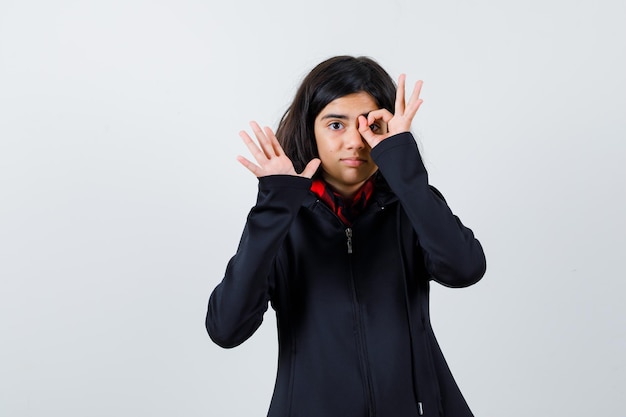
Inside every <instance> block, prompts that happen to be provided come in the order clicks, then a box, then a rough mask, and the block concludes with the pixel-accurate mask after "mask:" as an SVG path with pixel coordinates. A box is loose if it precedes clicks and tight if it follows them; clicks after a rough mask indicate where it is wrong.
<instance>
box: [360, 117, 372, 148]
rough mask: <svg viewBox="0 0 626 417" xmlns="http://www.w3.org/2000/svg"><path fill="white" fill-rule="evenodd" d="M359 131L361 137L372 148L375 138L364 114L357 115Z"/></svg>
mask: <svg viewBox="0 0 626 417" xmlns="http://www.w3.org/2000/svg"><path fill="white" fill-rule="evenodd" d="M358 121H359V133H360V134H361V136H363V139H365V141H366V142H367V143H368V144H369V145H370V146H371V147H372V148H373V147H374V145H375V143H373V142H375V140H376V134H375V133H374V132H372V129H371V128H370V125H369V124H368V123H367V119H366V118H365V116H359V120H358Z"/></svg>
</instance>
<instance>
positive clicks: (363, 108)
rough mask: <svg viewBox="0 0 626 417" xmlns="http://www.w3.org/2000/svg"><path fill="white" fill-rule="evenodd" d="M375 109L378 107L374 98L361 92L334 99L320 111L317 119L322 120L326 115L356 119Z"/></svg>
mask: <svg viewBox="0 0 626 417" xmlns="http://www.w3.org/2000/svg"><path fill="white" fill-rule="evenodd" d="M377 108H378V106H377V105H376V100H374V97H372V96H371V95H370V94H369V93H366V92H364V91H361V92H358V93H354V94H348V95H346V96H343V97H339V98H336V99H334V100H333V101H331V102H330V103H328V104H327V105H326V107H324V108H323V109H322V111H321V112H320V114H319V115H318V116H317V118H318V119H319V118H323V117H325V116H328V115H337V116H345V117H348V118H356V117H358V116H359V115H361V114H367V113H369V112H371V111H373V110H376V109H377Z"/></svg>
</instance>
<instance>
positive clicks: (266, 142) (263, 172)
mask: <svg viewBox="0 0 626 417" xmlns="http://www.w3.org/2000/svg"><path fill="white" fill-rule="evenodd" d="M250 126H251V127H252V131H253V132H254V135H255V136H256V139H257V141H258V142H259V146H257V144H256V143H254V141H253V140H252V138H251V137H250V135H248V133H247V132H245V131H243V130H242V131H241V132H239V136H241V139H243V141H244V143H245V144H246V146H247V147H248V149H249V150H250V153H252V156H254V159H256V161H257V164H258V165H257V164H255V163H253V162H250V161H249V160H248V159H246V158H244V157H243V156H241V155H238V156H237V160H238V161H239V162H240V163H241V165H243V166H244V167H246V168H248V170H250V172H252V173H253V174H254V175H256V176H257V177H265V176H267V175H296V176H300V177H306V178H311V177H312V176H313V174H315V171H317V168H318V167H319V165H320V162H321V161H320V160H319V159H318V158H314V159H312V160H311V161H310V162H309V163H308V164H307V166H306V167H305V168H304V171H302V173H300V174H298V173H297V172H296V170H295V168H294V167H293V163H292V162H291V159H289V157H288V156H287V155H285V152H284V151H283V148H282V146H280V143H278V139H276V135H274V132H273V131H272V129H270V128H269V127H265V128H264V129H263V130H262V129H261V127H260V126H259V125H258V124H257V123H256V122H250Z"/></svg>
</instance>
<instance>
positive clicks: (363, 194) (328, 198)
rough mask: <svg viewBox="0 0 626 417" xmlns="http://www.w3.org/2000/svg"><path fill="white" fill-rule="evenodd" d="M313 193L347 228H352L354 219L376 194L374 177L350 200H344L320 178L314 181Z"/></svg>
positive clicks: (312, 185)
mask: <svg viewBox="0 0 626 417" xmlns="http://www.w3.org/2000/svg"><path fill="white" fill-rule="evenodd" d="M311 191H313V192H314V193H315V194H316V195H317V196H318V197H319V198H320V200H322V201H323V202H324V203H326V205H327V206H328V207H330V209H331V210H332V211H333V212H334V213H335V214H336V215H337V216H338V217H339V218H340V219H341V221H342V222H343V223H344V224H345V225H346V226H351V225H352V222H354V219H356V218H357V216H358V215H359V214H361V212H363V210H364V209H365V207H367V204H368V203H369V202H370V200H371V197H372V195H373V194H374V175H372V176H371V177H370V178H369V179H368V180H367V181H365V183H364V184H363V185H362V186H361V188H359V190H358V191H357V192H356V194H355V195H354V197H352V198H350V199H345V198H343V197H342V196H341V195H339V193H337V192H336V191H335V190H333V189H332V188H331V187H330V185H328V183H327V182H326V181H324V180H322V179H320V178H316V179H314V180H313V184H311Z"/></svg>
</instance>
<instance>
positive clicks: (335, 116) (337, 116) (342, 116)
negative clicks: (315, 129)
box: [321, 111, 370, 120]
mask: <svg viewBox="0 0 626 417" xmlns="http://www.w3.org/2000/svg"><path fill="white" fill-rule="evenodd" d="M369 114H370V112H369V111H368V112H367V113H361V114H360V115H359V116H365V118H367V116H368V115H369ZM326 119H340V120H348V116H346V115H345V114H335V113H330V114H326V115H324V116H322V119H321V120H326Z"/></svg>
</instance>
